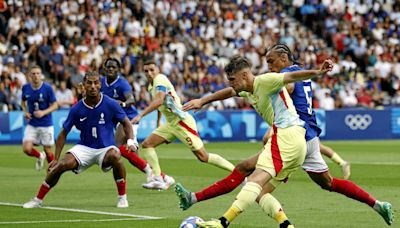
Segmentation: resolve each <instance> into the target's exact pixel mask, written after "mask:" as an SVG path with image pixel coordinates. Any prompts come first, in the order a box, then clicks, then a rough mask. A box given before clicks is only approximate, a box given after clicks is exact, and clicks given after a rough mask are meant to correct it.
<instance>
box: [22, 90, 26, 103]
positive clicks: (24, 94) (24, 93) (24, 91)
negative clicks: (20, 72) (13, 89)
mask: <svg viewBox="0 0 400 228" xmlns="http://www.w3.org/2000/svg"><path fill="white" fill-rule="evenodd" d="M21 99H22V100H23V101H26V86H23V87H22V94H21Z"/></svg>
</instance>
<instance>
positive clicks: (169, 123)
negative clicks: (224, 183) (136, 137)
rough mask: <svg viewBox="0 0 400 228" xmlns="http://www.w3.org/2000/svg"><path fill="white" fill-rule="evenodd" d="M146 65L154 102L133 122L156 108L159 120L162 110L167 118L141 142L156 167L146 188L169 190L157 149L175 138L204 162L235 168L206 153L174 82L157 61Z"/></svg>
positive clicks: (216, 156)
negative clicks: (162, 172) (161, 71)
mask: <svg viewBox="0 0 400 228" xmlns="http://www.w3.org/2000/svg"><path fill="white" fill-rule="evenodd" d="M143 68H144V73H145V75H146V77H147V80H148V83H149V92H150V94H151V95H152V98H153V101H152V102H151V103H150V104H149V106H148V107H146V108H145V109H144V110H143V112H141V113H140V114H139V115H137V116H136V117H135V118H134V119H133V120H132V121H131V122H132V123H133V124H135V123H137V122H139V121H140V119H141V118H142V117H144V116H146V115H147V114H149V113H150V112H152V111H154V110H156V109H158V111H159V112H158V119H157V123H159V122H160V118H161V115H160V113H162V114H163V115H164V116H165V119H166V124H164V125H162V126H159V127H157V129H156V130H154V131H153V133H152V134H151V135H150V136H149V137H147V138H146V139H145V141H144V142H143V144H142V148H143V149H142V151H143V154H144V156H145V158H146V160H147V161H148V163H149V164H150V166H151V167H152V168H153V174H154V178H153V179H152V180H151V181H150V182H149V183H147V184H146V185H144V187H146V188H152V189H166V188H167V187H168V186H166V184H165V182H164V181H163V179H162V177H161V176H160V174H161V171H160V165H159V163H158V157H157V154H156V151H155V148H156V147H157V146H159V145H161V144H162V143H170V142H173V141H174V140H175V139H176V138H178V139H179V140H180V141H181V142H183V143H184V144H185V145H186V146H188V147H189V148H190V150H191V151H192V152H193V153H194V154H195V155H196V157H197V159H199V160H200V161H201V162H207V163H209V164H212V165H214V166H217V167H219V168H222V169H225V170H229V171H232V170H233V169H234V166H233V165H232V164H231V163H230V162H229V161H227V160H225V159H224V158H223V157H221V156H219V155H217V154H212V153H207V152H206V150H205V148H204V145H203V142H202V140H201V139H200V137H199V134H198V133H197V127H196V122H195V120H194V118H193V117H192V116H191V115H190V114H189V113H187V112H184V111H182V104H181V101H180V99H179V97H178V95H177V94H176V92H175V89H174V87H173V85H172V84H171V82H170V81H169V80H168V78H167V77H166V76H165V75H163V74H160V70H159V68H158V66H157V65H156V64H155V62H151V61H150V62H146V63H145V64H144V67H143Z"/></svg>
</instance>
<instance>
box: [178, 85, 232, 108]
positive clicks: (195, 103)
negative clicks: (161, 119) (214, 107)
mask: <svg viewBox="0 0 400 228" xmlns="http://www.w3.org/2000/svg"><path fill="white" fill-rule="evenodd" d="M234 96H236V92H235V90H233V88H232V87H226V88H224V89H221V90H218V91H217V92H215V93H212V94H210V95H207V96H205V97H202V98H200V99H194V100H191V101H189V102H187V103H186V104H185V105H183V109H182V110H183V111H189V110H197V109H201V108H202V107H203V106H204V105H206V104H208V103H211V102H213V101H219V100H225V99H228V98H230V97H234Z"/></svg>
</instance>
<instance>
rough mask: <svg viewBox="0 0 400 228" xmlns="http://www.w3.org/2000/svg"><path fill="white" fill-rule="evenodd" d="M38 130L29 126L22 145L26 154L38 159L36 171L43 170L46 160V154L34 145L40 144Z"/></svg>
mask: <svg viewBox="0 0 400 228" xmlns="http://www.w3.org/2000/svg"><path fill="white" fill-rule="evenodd" d="M38 143H39V141H38V129H37V128H36V127H33V126H31V125H27V126H26V127H25V131H24V138H23V143H22V150H23V151H24V153H25V154H26V155H28V156H31V157H36V158H37V161H36V164H35V166H36V170H41V169H42V168H43V164H44V159H45V158H46V154H45V153H44V152H39V151H37V150H36V149H35V148H34V147H33V145H34V144H38Z"/></svg>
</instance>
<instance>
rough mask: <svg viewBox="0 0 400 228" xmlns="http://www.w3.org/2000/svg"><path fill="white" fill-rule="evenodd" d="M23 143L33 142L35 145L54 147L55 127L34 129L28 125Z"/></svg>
mask: <svg viewBox="0 0 400 228" xmlns="http://www.w3.org/2000/svg"><path fill="white" fill-rule="evenodd" d="M22 142H33V144H35V145H43V146H53V145H54V127H53V126H48V127H34V126H32V125H29V124H28V125H27V126H26V127H25V131H24V138H23V140H22Z"/></svg>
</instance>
